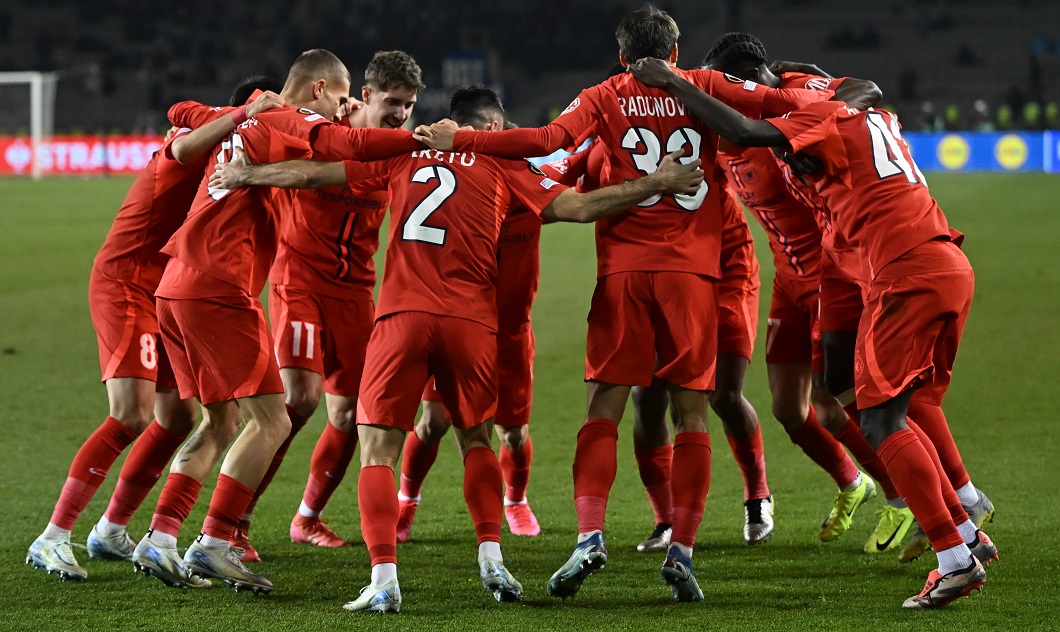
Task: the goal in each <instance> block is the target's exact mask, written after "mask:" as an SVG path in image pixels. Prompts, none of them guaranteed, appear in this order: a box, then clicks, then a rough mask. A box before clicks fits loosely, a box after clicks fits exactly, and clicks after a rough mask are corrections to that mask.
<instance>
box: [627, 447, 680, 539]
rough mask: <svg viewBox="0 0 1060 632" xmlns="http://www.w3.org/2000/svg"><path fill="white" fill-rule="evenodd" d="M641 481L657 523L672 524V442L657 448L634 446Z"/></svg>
mask: <svg viewBox="0 0 1060 632" xmlns="http://www.w3.org/2000/svg"><path fill="white" fill-rule="evenodd" d="M633 456H634V457H636V459H637V471H638V472H640V482H641V483H643V484H644V491H645V492H647V493H648V502H650V503H651V510H652V513H654V514H655V524H663V523H665V524H671V522H672V521H673V519H674V502H673V495H672V494H671V493H670V467H671V464H672V463H673V459H674V446H673V444H672V443H667V444H666V445H661V446H658V447H655V448H636V447H635V448H633Z"/></svg>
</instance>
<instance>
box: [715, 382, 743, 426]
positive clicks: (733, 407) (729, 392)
mask: <svg viewBox="0 0 1060 632" xmlns="http://www.w3.org/2000/svg"><path fill="white" fill-rule="evenodd" d="M708 401H710V407H711V409H713V410H714V412H716V413H717V414H718V416H719V417H721V418H723V419H725V418H730V417H733V416H736V415H738V414H740V412H741V410H740V409H741V408H742V407H743V393H741V392H740V391H739V390H736V389H728V388H727V389H724V390H716V391H714V392H712V393H711V394H710V395H709V396H708Z"/></svg>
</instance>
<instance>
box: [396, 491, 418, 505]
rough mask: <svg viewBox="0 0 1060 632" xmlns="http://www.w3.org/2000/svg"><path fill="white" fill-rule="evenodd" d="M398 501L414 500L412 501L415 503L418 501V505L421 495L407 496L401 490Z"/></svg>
mask: <svg viewBox="0 0 1060 632" xmlns="http://www.w3.org/2000/svg"><path fill="white" fill-rule="evenodd" d="M398 501H399V502H400V501H406V502H407V501H412V502H414V503H416V504H417V505H418V504H420V497H419V496H416V497H415V498H412V497H410V496H406V495H405V494H402V493H401V492H400V491H399V492H398Z"/></svg>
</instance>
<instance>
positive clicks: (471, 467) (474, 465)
mask: <svg viewBox="0 0 1060 632" xmlns="http://www.w3.org/2000/svg"><path fill="white" fill-rule="evenodd" d="M503 490H504V479H503V478H502V477H501V464H500V462H499V461H497V455H496V454H494V453H493V450H490V449H489V448H485V447H478V448H472V449H471V450H468V452H467V454H465V455H464V501H466V502H467V508H468V511H470V512H471V520H472V521H473V522H474V523H475V534H476V535H477V536H478V543H479V544H482V543H483V542H500V541H501V515H502V514H503V513H504V498H503V496H502V493H503Z"/></svg>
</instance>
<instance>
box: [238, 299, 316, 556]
mask: <svg viewBox="0 0 1060 632" xmlns="http://www.w3.org/2000/svg"><path fill="white" fill-rule="evenodd" d="M322 300H323V298H322V297H318V296H314V295H312V294H310V293H308V292H305V291H303V290H300V289H298V288H293V287H290V286H285V285H270V287H269V317H270V321H271V323H272V330H273V331H274V332H276V338H277V340H276V345H275V349H276V356H277V362H278V364H279V366H280V367H281V369H280V378H281V379H282V380H283V391H284V405H285V406H286V408H287V416H288V418H289V419H290V420H291V434H290V435H289V436H288V437H287V438H286V439H285V440H284V442H283V443H282V444H280V447H279V448H278V449H277V450H276V454H275V455H273V457H272V462H271V463H270V464H269V469H268V471H266V472H265V476H264V477H262V479H261V483H260V484H259V485H258V489H256V490H255V491H254V497H253V499H251V501H250V505H249V506H248V507H247V512H246V515H244V516H243V517H242V519H241V520H240V523H239V526H238V528H237V529H236V531H235V533H234V534H233V537H232V545H233V546H237V547H240V548H242V549H243V551H244V556H243V559H244V561H247V562H258V561H261V557H260V556H259V555H258V552H257V550H256V549H255V548H254V546H253V545H252V544H251V543H250V537H249V534H250V522H251V519H252V516H253V513H254V507H256V506H257V504H258V500H259V499H260V498H261V496H262V495H263V494H264V493H265V490H266V489H268V487H269V485H270V484H271V483H272V479H273V477H274V476H276V472H277V471H278V470H279V469H280V465H281V464H282V463H283V459H284V457H285V456H286V455H287V450H288V449H290V447H291V442H292V441H294V438H295V435H297V434H298V432H299V431H300V430H301V429H302V428H304V427H305V425H306V422H308V421H309V418H310V417H312V416H313V413H314V412H315V411H316V409H317V406H319V405H320V398H321V395H322V392H323V390H322V389H323V373H324V357H325V355H326V354H329V353H331V352H332V349H331V347H332V346H333V345H330V344H325V342H326V341H325V331H327V332H328V333H330V331H331V329H330V327H328V328H327V329H325V325H324V323H325V318H324V309H323V307H322Z"/></svg>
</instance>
